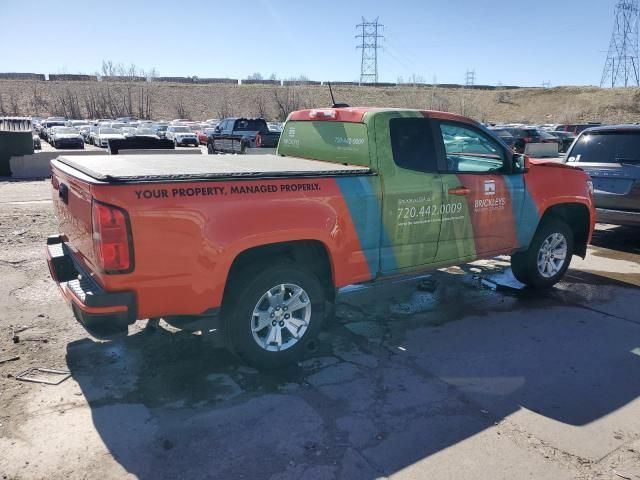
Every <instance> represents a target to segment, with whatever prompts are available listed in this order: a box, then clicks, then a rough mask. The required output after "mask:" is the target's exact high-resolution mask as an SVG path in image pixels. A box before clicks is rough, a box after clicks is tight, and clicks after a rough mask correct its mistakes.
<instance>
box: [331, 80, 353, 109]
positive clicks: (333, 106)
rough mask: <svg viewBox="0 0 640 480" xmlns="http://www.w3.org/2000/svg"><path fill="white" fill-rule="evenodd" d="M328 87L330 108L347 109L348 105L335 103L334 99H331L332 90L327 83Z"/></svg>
mask: <svg viewBox="0 0 640 480" xmlns="http://www.w3.org/2000/svg"><path fill="white" fill-rule="evenodd" d="M327 85H329V93H330V94H331V103H332V105H331V108H347V107H348V106H349V105H348V104H346V103H336V99H335V98H333V90H332V89H331V82H327Z"/></svg>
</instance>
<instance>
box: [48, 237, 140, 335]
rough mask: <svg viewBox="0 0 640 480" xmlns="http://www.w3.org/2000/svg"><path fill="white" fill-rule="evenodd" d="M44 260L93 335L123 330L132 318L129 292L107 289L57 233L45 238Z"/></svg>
mask: <svg viewBox="0 0 640 480" xmlns="http://www.w3.org/2000/svg"><path fill="white" fill-rule="evenodd" d="M47 263H48V265H49V272H50V273H51V277H52V278H53V279H54V280H55V282H56V283H57V285H58V287H59V288H60V291H61V292H62V295H63V297H64V298H65V300H66V301H67V303H69V305H70V306H71V309H72V310H73V314H74V316H75V317H76V319H77V320H78V321H79V322H80V323H81V324H82V326H83V327H84V328H85V329H86V330H87V332H89V334H91V335H92V336H94V337H96V338H108V337H111V336H113V335H118V334H126V333H127V331H128V327H129V325H131V324H132V323H133V322H135V320H136V298H135V295H134V293H133V292H107V291H105V290H104V289H103V288H102V287H101V286H100V285H99V284H98V283H97V282H96V281H95V280H94V279H93V277H92V276H91V274H90V273H89V272H87V271H86V270H85V269H84V268H83V267H82V266H81V265H80V264H79V262H78V261H77V260H76V259H75V258H74V257H73V254H72V252H71V250H70V249H69V247H68V246H67V245H66V244H65V243H64V239H63V237H62V236H61V235H54V236H51V237H49V238H47Z"/></svg>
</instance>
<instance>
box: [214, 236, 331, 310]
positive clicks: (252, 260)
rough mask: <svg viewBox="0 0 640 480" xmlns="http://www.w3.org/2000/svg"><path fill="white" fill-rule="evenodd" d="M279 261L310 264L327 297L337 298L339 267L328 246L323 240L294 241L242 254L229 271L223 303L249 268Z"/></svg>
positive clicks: (251, 248) (239, 254)
mask: <svg viewBox="0 0 640 480" xmlns="http://www.w3.org/2000/svg"><path fill="white" fill-rule="evenodd" d="M276 259H286V260H290V261H292V262H294V263H296V264H303V265H307V266H308V267H309V268H310V270H311V271H312V272H313V273H314V274H316V275H317V276H318V278H319V279H320V281H321V283H322V285H323V287H324V288H325V292H326V295H327V298H328V299H330V300H331V301H333V300H334V298H335V268H334V263H333V259H332V257H331V254H330V251H329V249H328V248H327V246H326V245H325V244H324V243H323V242H322V241H320V240H313V239H309V240H293V241H287V242H277V243H268V244H263V245H257V246H254V247H250V248H248V249H246V250H243V251H241V252H239V253H238V254H237V255H236V256H235V258H234V259H233V261H232V262H231V266H230V268H229V273H228V275H227V281H226V284H225V288H224V292H223V297H222V298H223V301H224V299H225V298H227V294H228V290H229V288H230V285H232V284H233V282H234V280H235V279H237V278H239V277H240V274H241V273H242V272H243V271H245V270H246V269H248V268H250V267H252V266H254V265H258V264H263V263H266V262H273V261H274V260H276Z"/></svg>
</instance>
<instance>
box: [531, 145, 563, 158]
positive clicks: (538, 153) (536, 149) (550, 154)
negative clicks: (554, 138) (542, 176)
mask: <svg viewBox="0 0 640 480" xmlns="http://www.w3.org/2000/svg"><path fill="white" fill-rule="evenodd" d="M524 153H525V155H529V156H530V157H533V158H554V157H557V156H558V144H557V143H555V142H554V143H527V145H526V146H525V147H524Z"/></svg>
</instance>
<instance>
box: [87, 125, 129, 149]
mask: <svg viewBox="0 0 640 480" xmlns="http://www.w3.org/2000/svg"><path fill="white" fill-rule="evenodd" d="M115 138H117V139H124V135H122V132H121V131H120V130H117V129H115V128H111V127H99V128H98V132H97V133H96V135H95V136H94V138H93V144H94V145H95V146H96V147H108V146H109V140H111V139H115Z"/></svg>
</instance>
